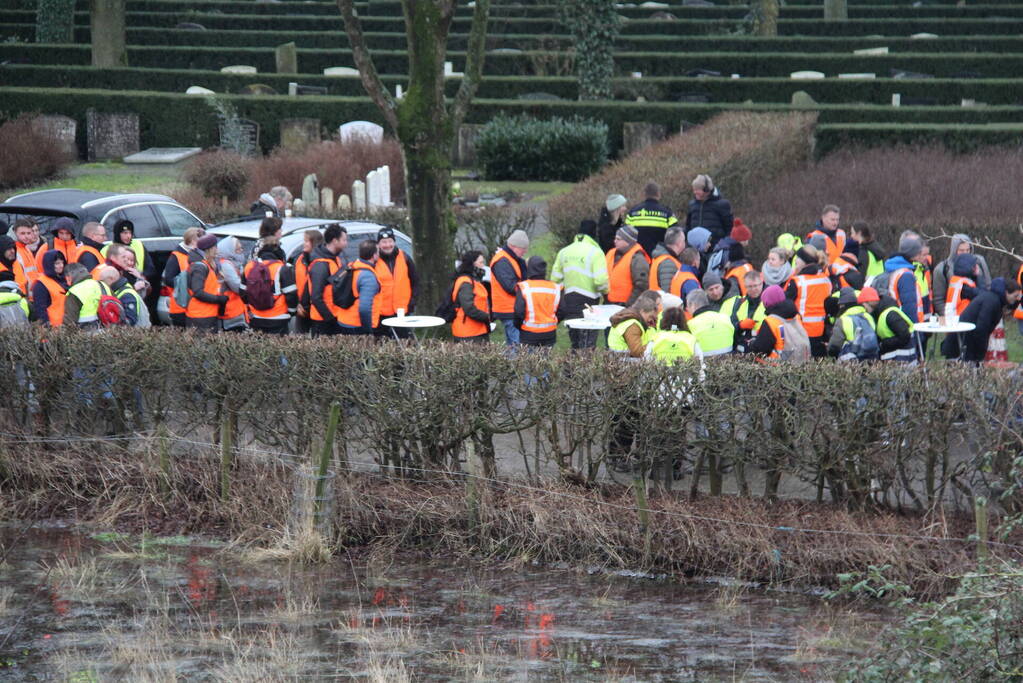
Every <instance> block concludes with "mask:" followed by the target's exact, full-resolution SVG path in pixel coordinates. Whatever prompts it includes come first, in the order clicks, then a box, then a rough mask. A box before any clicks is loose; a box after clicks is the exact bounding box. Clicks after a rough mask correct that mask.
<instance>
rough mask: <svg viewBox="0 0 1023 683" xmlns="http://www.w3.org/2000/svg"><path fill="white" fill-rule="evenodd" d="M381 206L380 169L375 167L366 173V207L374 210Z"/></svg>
mask: <svg viewBox="0 0 1023 683" xmlns="http://www.w3.org/2000/svg"><path fill="white" fill-rule="evenodd" d="M379 206H380V171H378V170H377V169H373V170H372V171H370V172H369V173H367V174H366V209H367V210H369V211H372V210H373V209H376V208H378V207H379Z"/></svg>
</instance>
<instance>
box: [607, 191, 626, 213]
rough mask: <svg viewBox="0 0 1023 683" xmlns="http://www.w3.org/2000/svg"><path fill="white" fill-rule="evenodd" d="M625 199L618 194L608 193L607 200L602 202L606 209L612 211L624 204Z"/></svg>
mask: <svg viewBox="0 0 1023 683" xmlns="http://www.w3.org/2000/svg"><path fill="white" fill-rule="evenodd" d="M626 201H627V200H626V199H625V197H623V196H622V195H620V194H609V195H608V196H607V201H605V202H604V206H606V207H607V210H608V211H614V210H615V209H618V208H621V207H623V206H625V202H626Z"/></svg>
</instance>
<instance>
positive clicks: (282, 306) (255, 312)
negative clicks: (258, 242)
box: [245, 261, 291, 320]
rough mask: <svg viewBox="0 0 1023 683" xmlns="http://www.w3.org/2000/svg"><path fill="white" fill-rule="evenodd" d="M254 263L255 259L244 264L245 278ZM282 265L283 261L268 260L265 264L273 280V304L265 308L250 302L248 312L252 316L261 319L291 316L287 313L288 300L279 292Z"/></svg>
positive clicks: (279, 318) (282, 318)
mask: <svg viewBox="0 0 1023 683" xmlns="http://www.w3.org/2000/svg"><path fill="white" fill-rule="evenodd" d="M255 265H256V262H255V261H249V262H248V263H246V264H245V278H246V279H248V277H249V273H251V272H252V268H253V267H254V266H255ZM283 267H284V263H282V262H281V261H270V262H269V263H267V264H266V269H267V270H268V271H270V281H271V282H273V291H274V304H273V306H271V307H270V308H267V309H259V308H255V307H254V306H253V305H252V304H249V314H250V315H251V316H252V317H253V318H259V319H261V320H286V319H288V318H290V317H291V315H290V314H289V313H288V302H287V300H286V299H285V298H284V294H282V293H281V281H280V273H281V268H283Z"/></svg>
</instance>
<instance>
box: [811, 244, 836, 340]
mask: <svg viewBox="0 0 1023 683" xmlns="http://www.w3.org/2000/svg"><path fill="white" fill-rule="evenodd" d="M814 235H820V236H821V237H823V238H824V251H825V252H826V253H827V255H828V263H834V262H835V261H837V260H838V259H839V257H841V256H842V252H844V251H845V231H844V230H842V229H841V228H840V229H838V230H836V231H835V239H831V238H830V237H829V236H828V235H827V233H825V232H824V231H823V230H814V231H813V232H811V233H810V234H809V235H807V236H806V241H807V242H809V241H810V238H812V237H813V236H814ZM810 336H811V337H812V336H813V335H810Z"/></svg>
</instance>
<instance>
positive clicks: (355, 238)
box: [344, 232, 412, 263]
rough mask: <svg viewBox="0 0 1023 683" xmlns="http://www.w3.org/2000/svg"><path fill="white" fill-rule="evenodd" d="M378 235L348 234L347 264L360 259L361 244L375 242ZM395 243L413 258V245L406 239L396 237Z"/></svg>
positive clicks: (369, 233)
mask: <svg viewBox="0 0 1023 683" xmlns="http://www.w3.org/2000/svg"><path fill="white" fill-rule="evenodd" d="M376 238H377V234H376V233H375V232H350V233H348V246H347V247H345V251H344V254H345V262H346V263H351V262H352V261H354V260H355V259H357V258H359V244H360V243H362V242H363V241H364V240H375V239H376ZM394 241H395V243H396V244H397V245H398V248H399V249H401V250H402V251H404V252H405V253H406V254H408V255H409V256H412V243H411V242H409V241H408V240H407V239H405V238H404V237H398V236H395V238H394Z"/></svg>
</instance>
